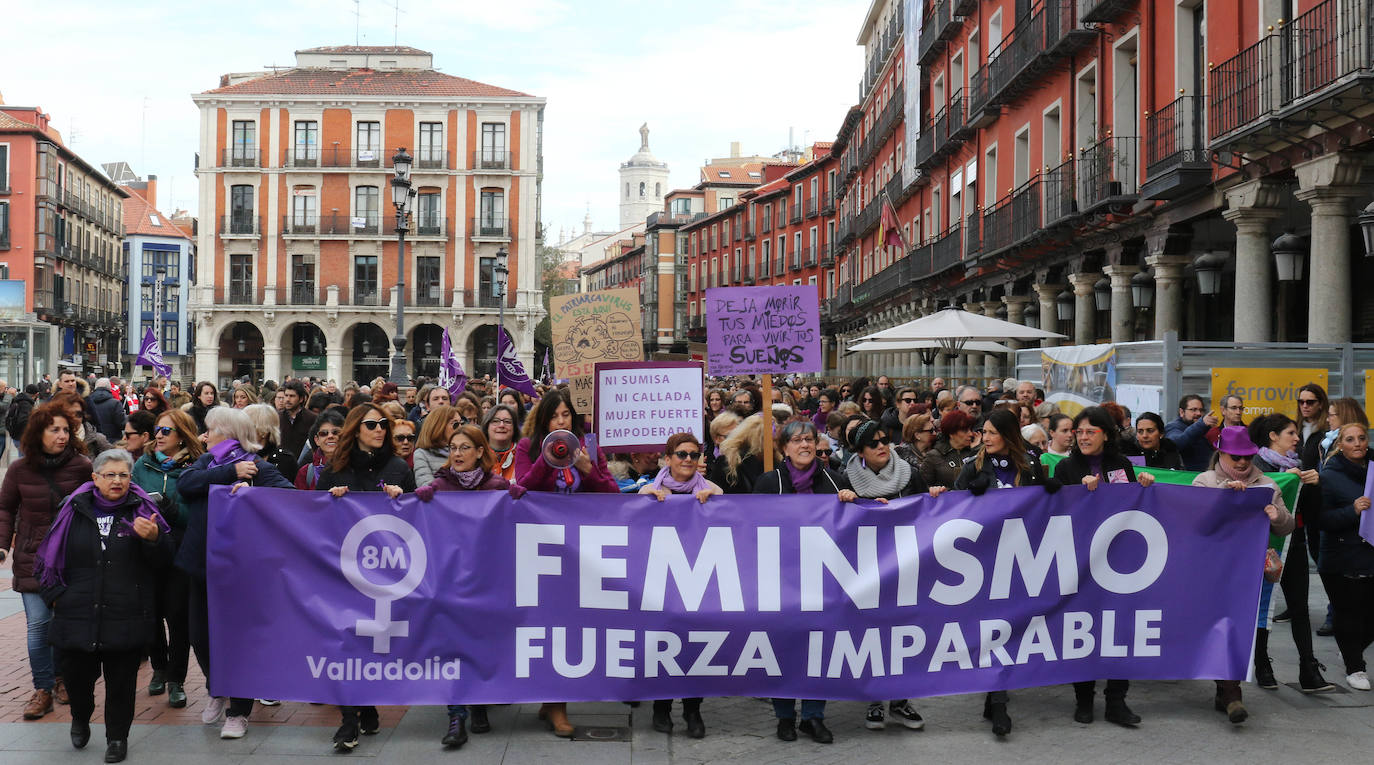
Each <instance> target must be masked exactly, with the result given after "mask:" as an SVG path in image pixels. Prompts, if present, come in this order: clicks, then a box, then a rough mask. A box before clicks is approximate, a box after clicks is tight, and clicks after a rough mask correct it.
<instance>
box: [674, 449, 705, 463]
mask: <svg viewBox="0 0 1374 765" xmlns="http://www.w3.org/2000/svg"><path fill="white" fill-rule="evenodd" d="M673 456H674V457H677V458H678V459H680V460H687V461H688V462H696V461H697V460H699V459H701V452H689V451H687V450H685V449H679V450H678V451H675V452H673Z"/></svg>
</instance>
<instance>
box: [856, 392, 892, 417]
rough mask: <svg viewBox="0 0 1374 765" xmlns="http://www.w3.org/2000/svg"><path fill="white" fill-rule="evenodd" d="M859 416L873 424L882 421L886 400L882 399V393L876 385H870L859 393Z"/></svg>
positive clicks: (885, 409)
mask: <svg viewBox="0 0 1374 765" xmlns="http://www.w3.org/2000/svg"><path fill="white" fill-rule="evenodd" d="M858 402H859V414H862V415H863V416H865V417H867V418H868V419H870V420H873V421H875V422H877V421H880V420H882V418H883V412H885V411H887V399H885V398H883V392H882V391H881V390H879V389H878V386H876V385H870V386H868V387H867V388H864V389H863V391H862V392H860V393H859V398H858Z"/></svg>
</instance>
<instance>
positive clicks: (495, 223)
mask: <svg viewBox="0 0 1374 765" xmlns="http://www.w3.org/2000/svg"><path fill="white" fill-rule="evenodd" d="M481 211H482V217H481V220H480V221H479V223H478V225H479V226H480V233H481V235H482V236H503V235H504V234H505V232H506V193H505V192H504V191H495V190H493V191H483V192H482V207H481Z"/></svg>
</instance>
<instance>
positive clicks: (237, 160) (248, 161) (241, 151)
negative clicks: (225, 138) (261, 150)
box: [229, 120, 258, 167]
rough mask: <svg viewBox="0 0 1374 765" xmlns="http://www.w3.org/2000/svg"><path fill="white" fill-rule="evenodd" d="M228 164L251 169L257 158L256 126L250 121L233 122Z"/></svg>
mask: <svg viewBox="0 0 1374 765" xmlns="http://www.w3.org/2000/svg"><path fill="white" fill-rule="evenodd" d="M232 140H233V143H232V144H231V146H232V148H230V150H229V152H230V156H229V159H230V162H229V164H230V165H232V166H236V167H244V166H247V167H252V166H253V165H255V164H257V162H256V160H257V158H258V151H257V149H258V126H257V123H255V122H253V121H252V120H234V124H233V127H232Z"/></svg>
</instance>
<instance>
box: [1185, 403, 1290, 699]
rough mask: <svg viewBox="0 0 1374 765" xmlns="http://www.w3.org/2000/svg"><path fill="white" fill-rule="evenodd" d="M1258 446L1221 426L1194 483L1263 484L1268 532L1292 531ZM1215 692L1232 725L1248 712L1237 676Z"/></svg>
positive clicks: (1236, 428)
mask: <svg viewBox="0 0 1374 765" xmlns="http://www.w3.org/2000/svg"><path fill="white" fill-rule="evenodd" d="M1258 453H1259V449H1258V448H1257V447H1256V446H1255V444H1254V442H1252V441H1251V440H1250V433H1249V431H1248V430H1247V429H1246V428H1245V427H1244V426H1242V425H1230V426H1227V427H1224V428H1222V429H1221V437H1220V438H1219V439H1218V441H1217V450H1216V453H1214V454H1213V455H1212V463H1211V469H1209V470H1207V471H1206V472H1203V473H1199V474H1198V476H1197V477H1196V478H1194V479H1193V485H1194V486H1206V487H1208V488H1212V489H1232V490H1235V491H1245V490H1246V489H1248V488H1251V487H1253V486H1263V487H1265V488H1267V489H1269V490H1271V491H1272V492H1273V499H1272V501H1271V502H1270V503H1269V504H1268V505H1265V507H1264V514H1265V515H1267V516H1268V517H1269V533H1271V534H1274V535H1277V536H1287V535H1289V534H1291V533H1293V527H1294V525H1295V523H1294V520H1293V516H1292V514H1291V513H1289V512H1288V507H1287V505H1285V504H1284V502H1283V494H1282V493H1281V492H1280V491H1279V487H1278V484H1276V483H1274V479H1272V478H1270V477H1269V476H1267V475H1265V474H1264V473H1263V472H1261V471H1260V469H1259V468H1258V467H1257V466H1256V465H1255V455H1256V454H1258ZM1216 682H1217V694H1216V697H1215V698H1214V699H1213V706H1214V707H1215V708H1216V710H1217V711H1218V712H1223V713H1225V715H1226V717H1227V719H1229V720H1230V721H1231V723H1232V724H1233V725H1240V724H1241V723H1243V722H1245V720H1246V719H1247V718H1248V717H1249V716H1250V713H1249V712H1248V711H1247V710H1246V709H1245V704H1244V703H1243V702H1242V700H1241V692H1240V682H1239V681H1237V680H1218V681H1216Z"/></svg>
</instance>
